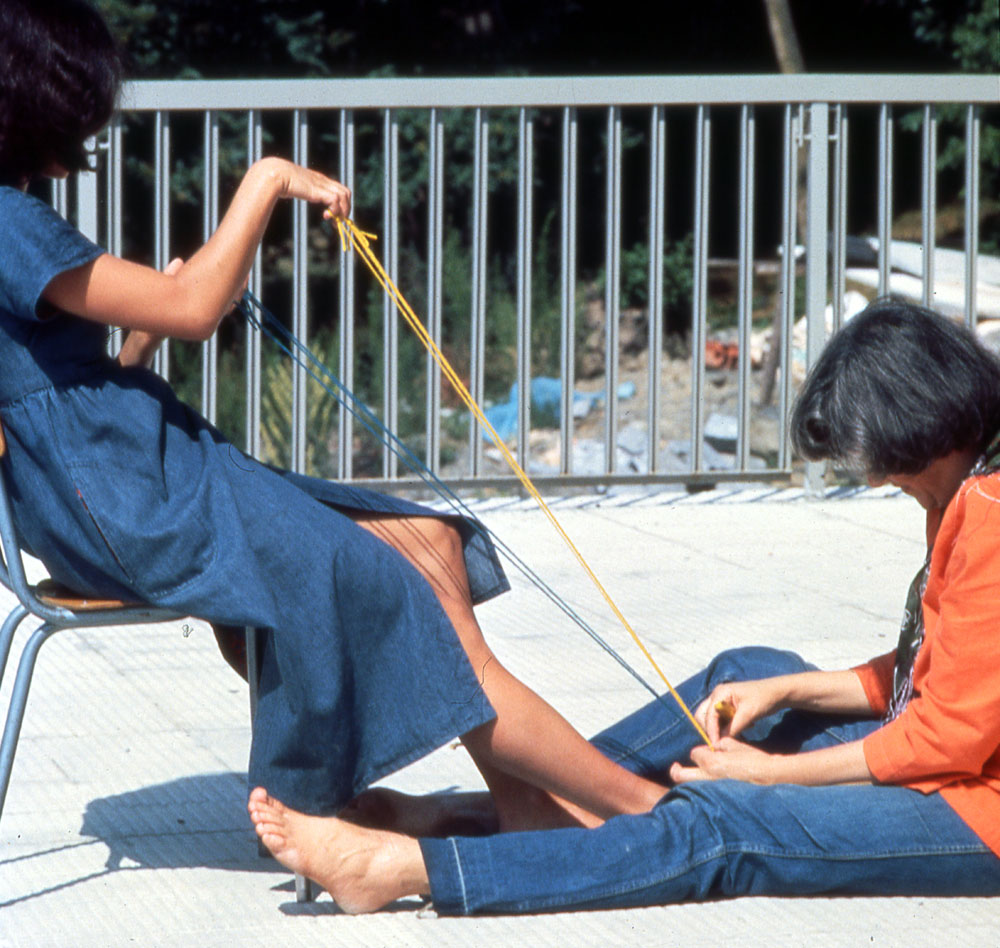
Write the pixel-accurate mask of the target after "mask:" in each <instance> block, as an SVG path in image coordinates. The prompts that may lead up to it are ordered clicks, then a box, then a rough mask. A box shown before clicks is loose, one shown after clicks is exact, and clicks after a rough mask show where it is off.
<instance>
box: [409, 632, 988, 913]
mask: <svg viewBox="0 0 1000 948" xmlns="http://www.w3.org/2000/svg"><path fill="white" fill-rule="evenodd" d="M809 668H810V666H808V665H806V663H805V662H803V661H802V659H801V658H799V657H798V656H797V655H794V654H792V653H790V652H778V651H775V650H773V649H765V648H746V649H738V650H734V651H730V652H724V653H723V654H721V655H720V656H718V657H717V658H716V659H715V660H714V661H713V662H712V664H711V665H710V666H709V667H708V668H707V669H706V670H705V671H704V672H702V673H701V674H699V675H696V676H694V677H693V678H691V679H690V680H688V681H687V682H685V683H684V684H683V685H682V686H681V687H680V688H679V689H678V691H679V692H680V694H681V696H682V697H683V698H684V700H685V701H686V702H687V703H688V704H689V706H690V707H692V708H693V707H695V706H696V705H697V704H698V702H699V701H701V700H702V699H703V698H704V697H705V696H707V695H708V694H709V692H711V690H712V688H713V687H714V686H715V685H717V684H719V683H720V682H724V681H737V680H752V679H757V678H766V677H769V676H772V675H783V674H789V673H792V672H799V671H805V670H808V669H809ZM877 727H878V722H877V721H872V720H859V719H857V718H850V719H846V718H845V719H840V718H834V717H831V716H828V715H817V714H812V713H806V712H799V711H783V712H780V713H778V714H775V715H773V716H771V717H770V718H768V719H766V720H762V721H759V722H757V724H756V725H754V727H753V729H752V730H751V731H749V732H745V735H744V736H745V737H746V739H748V740H752V741H753V742H754V743H756V744H758V745H759V746H762V747H764V748H766V749H769V750H773V751H776V752H779V753H782V752H783V753H788V752H794V751H797V750H809V749H813V748H819V747H829V746H831V745H835V744H837V743H844V742H848V741H853V740H857V739H859V738H861V737H864V736H865V735H866V734H868V733H870V732H871V731H872V730H874V729H875V728H877ZM699 742H700V739H699V738H698V737H697V735H696V733H695V731H694V729H693V728H692V727H691V725H690V723H689V722H688V721H687V719H686V718H684V717H683V715H682V714H681V712H680V710H679V709H678V708H676V706H675V704H674V703H672V702H664V701H654V702H652V703H651V704H649V705H647V706H646V707H644V708H642V709H641V710H639V711H637V712H635V713H634V714H632V715H630V716H629V717H627V718H625V719H624V720H623V721H621V722H620V723H618V724H616V725H615V726H613V727H611V728H609V729H608V730H607V731H605V732H604V733H602V734H600V735H599V736H598V737H597V738H595V741H594V743H595V744H596V745H597V746H598V747H600V748H601V750H602V751H604V752H605V753H606V754H607V755H608V756H609V757H611V758H612V759H614V760H617V761H619V762H620V763H621V764H622V765H623V766H625V767H627V768H629V769H631V770H633V771H635V772H638V773H643V774H648V775H651V776H655V775H660V779H662V776H663V772H664V770H665V768H666V767H668V766H669V764H670V763H671V762H673V761H675V760H683V759H685V758H686V757H687V755H688V753H689V751H690V749H691V747H692V746H694V745H695V744H696V743H699ZM420 845H421V848H422V850H423V855H424V861H425V863H426V865H427V870H428V873H429V875H430V883H431V894H432V898H433V900H434V906H435V908H436V909H437V911H439V912H441V913H442V914H469V913H474V912H540V911H546V910H550V911H551V910H558V909H585V908H623V907H629V906H640V905H657V904H663V903H668V902H681V901H689V900H700V899H707V898H715V897H720V896H737V895H815V894H819V893H840V894H846V893H855V894H867V895H997V894H1000V858H998V857H997V856H996V855H995V854H994V853H992V852H991V851H990V850H989V849H988V848H987V847H986V846H985V845H983V843H982V842H981V841H980V840H979V838H978V837H977V836H976V835H975V834H974V833H973V832H972V831H971V830H970V829H969V828H968V827H967V826H966V825H965V823H964V822H962V820H961V819H959V817H958V816H957V815H956V814H955V812H954V811H953V810H952V809H951V807H949V806H948V804H947V803H946V802H945V801H944V800H943V799H941V797H940V795H939V794H930V795H924V794H922V793H918V792H917V791H914V790H907V789H905V788H903V787H894V786H874V785H869V784H864V785H847V786H833V787H802V786H795V785H791V784H781V785H777V786H769V787H760V786H755V785H752V784H748V783H743V782H741V781H735V780H722V781H717V782H703V783H691V784H685V785H682V786H678V787H676V788H674V789H672V790H671V791H670V792H669V793H667V794H666V795H665V796H664V797H663V799H662V800H661V801H660V803H659V804H657V806H656V807H655V808H654V809H653V810H652V811H650V812H649V813H644V814H641V815H639V816H619V817H615V818H614V819H611V820H608V821H607V822H606V823H605V824H604V825H603V826H601V827H600V828H598V829H594V830H583V829H561V830H546V831H536V832H526V833H508V834H501V835H497V836H491V837H484V838H478V839H471V838H470V839H467V838H452V839H438V840H421V841H420Z"/></svg>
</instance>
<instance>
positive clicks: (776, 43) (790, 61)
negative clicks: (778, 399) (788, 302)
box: [760, 0, 807, 405]
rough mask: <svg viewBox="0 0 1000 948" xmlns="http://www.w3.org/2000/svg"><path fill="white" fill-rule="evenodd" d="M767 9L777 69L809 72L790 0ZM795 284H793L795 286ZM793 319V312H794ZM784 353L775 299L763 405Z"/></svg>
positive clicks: (798, 203)
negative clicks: (780, 357) (780, 356)
mask: <svg viewBox="0 0 1000 948" xmlns="http://www.w3.org/2000/svg"><path fill="white" fill-rule="evenodd" d="M764 10H765V12H766V13H767V28H768V31H769V32H770V34H771V45H772V46H773V47H774V58H775V59H776V60H777V61H778V68H779V69H780V70H781V71H782V72H783V73H785V74H793V73H801V72H805V71H806V63H805V59H804V58H803V56H802V46H801V45H800V44H799V36H798V33H797V32H796V31H795V23H794V21H793V20H792V9H791V6H790V5H789V0H764ZM806 162H807V155H806V153H805V151H804V149H801V148H800V149H799V152H798V156H797V158H796V169H795V184H796V186H795V192H796V200H795V223H796V229H797V232H798V233H800V234H804V233H805V229H806V167H807V165H806ZM789 249H790V256H791V261H790V262H789V265H790V266H792V267H794V266H795V248H794V247H792V248H789ZM793 285H794V284H793ZM793 316H794V313H793ZM780 353H781V297H780V296H776V297H775V307H774V322H773V323H772V325H771V344H770V346H769V348H768V351H767V357H766V358H765V360H764V366H763V369H762V372H763V379H762V380H761V394H760V403H761V405H770V404H771V399H772V398H773V396H774V380H775V375H776V374H777V371H778V361H779V355H780Z"/></svg>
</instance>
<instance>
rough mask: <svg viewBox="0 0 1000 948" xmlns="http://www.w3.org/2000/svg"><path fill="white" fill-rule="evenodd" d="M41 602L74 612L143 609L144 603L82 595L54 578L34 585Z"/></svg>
mask: <svg viewBox="0 0 1000 948" xmlns="http://www.w3.org/2000/svg"><path fill="white" fill-rule="evenodd" d="M33 589H34V592H35V596H36V597H37V598H38V600H39V602H43V603H45V605H47V606H59V607H60V608H62V609H70V610H72V611H73V612H95V611H97V610H98V609H141V608H144V606H143V604H142V603H138V602H124V601H122V600H121V599H98V598H96V597H93V596H81V595H80V593H78V592H76V591H75V590H72V589H70V588H69V587H68V586H63V585H62V583H57V582H56V581H55V580H54V579H43V580H42V581H41V582H40V583H38V584H37V585H36V586H34V587H33Z"/></svg>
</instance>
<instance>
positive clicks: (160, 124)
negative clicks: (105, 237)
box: [153, 110, 170, 381]
mask: <svg viewBox="0 0 1000 948" xmlns="http://www.w3.org/2000/svg"><path fill="white" fill-rule="evenodd" d="M153 137H154V141H153V179H154V185H153V187H154V194H153V217H154V219H155V225H154V227H155V232H154V236H153V260H154V265H155V266H156V268H157V270H162V269H163V268H164V267H166V265H167V264H168V263H169V262H170V113H169V112H164V111H162V110H161V111H157V113H156V117H155V119H154V125H153ZM153 371H154V372H158V373H159V374H160V375H161V376H162V377H163V378H164V379H166V380H168V381H169V379H170V340H169V339H164V340H163V342H162V343H160V345H159V348H158V349H157V351H156V355H155V356H154V358H153Z"/></svg>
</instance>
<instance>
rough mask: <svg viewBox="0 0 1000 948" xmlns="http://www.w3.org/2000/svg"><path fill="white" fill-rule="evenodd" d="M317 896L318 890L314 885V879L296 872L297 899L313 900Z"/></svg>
mask: <svg viewBox="0 0 1000 948" xmlns="http://www.w3.org/2000/svg"><path fill="white" fill-rule="evenodd" d="M315 898H316V891H315V889H314V887H313V881H312V879H307V878H306V877H305V876H300V875H299V874H298V873H296V874H295V901H296V902H312V901H313V899H315Z"/></svg>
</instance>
